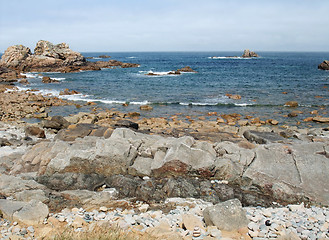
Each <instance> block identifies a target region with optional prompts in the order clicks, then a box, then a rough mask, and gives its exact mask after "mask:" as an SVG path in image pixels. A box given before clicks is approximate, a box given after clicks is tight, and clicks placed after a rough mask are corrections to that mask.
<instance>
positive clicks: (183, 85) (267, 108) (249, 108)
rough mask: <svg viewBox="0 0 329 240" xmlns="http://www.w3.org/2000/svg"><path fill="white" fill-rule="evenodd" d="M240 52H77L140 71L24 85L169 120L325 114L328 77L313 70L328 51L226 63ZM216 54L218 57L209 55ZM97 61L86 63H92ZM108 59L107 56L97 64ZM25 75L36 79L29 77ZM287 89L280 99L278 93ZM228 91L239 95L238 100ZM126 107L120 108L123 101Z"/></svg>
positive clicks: (328, 55)
mask: <svg viewBox="0 0 329 240" xmlns="http://www.w3.org/2000/svg"><path fill="white" fill-rule="evenodd" d="M241 54H242V53H241V52H157V53H145V52H144V53H138V52H133V53H128V52H125V53H107V52H104V53H83V55H84V56H86V57H97V56H99V55H110V56H112V58H113V59H116V60H119V61H123V62H132V63H138V64H140V65H141V66H140V67H139V68H126V69H121V68H117V69H104V70H102V71H87V72H79V73H65V74H64V73H44V74H43V75H45V76H50V77H55V78H58V79H60V83H58V84H43V83H42V82H41V79H40V78H37V77H36V78H31V79H30V80H29V81H30V82H31V85H30V86H29V88H37V89H40V90H42V91H43V92H51V93H53V94H55V95H56V94H58V93H59V91H61V90H63V89H65V88H69V89H74V90H76V91H79V92H81V93H82V94H81V95H76V96H67V98H69V99H72V100H79V101H97V102H98V103H99V105H100V106H102V107H106V108H116V109H118V110H120V111H124V112H129V111H139V106H140V105H143V104H149V105H152V107H153V108H154V110H153V111H151V112H143V116H147V117H152V116H162V117H168V116H171V115H173V114H176V113H183V114H184V115H192V116H201V115H206V114H207V113H208V112H218V113H240V114H243V115H252V116H255V115H257V116H260V117H261V118H263V119H266V118H274V119H278V120H280V122H287V123H290V124H294V123H296V122H297V121H301V120H302V119H304V118H305V117H307V116H311V115H310V114H309V112H310V111H312V110H319V113H320V114H321V115H322V116H329V114H328V110H329V109H328V105H329V100H328V99H329V72H328V71H321V70H318V69H317V66H318V64H319V63H321V62H322V61H323V60H325V59H329V53H301V52H289V53H287V52H284V53H280V52H259V55H260V56H261V57H260V58H253V59H241V58H225V56H240V55H241ZM213 56H216V57H218V58H211V57H213ZM96 60H100V59H92V60H90V61H96ZM104 60H107V59H104ZM185 66H190V67H192V69H194V70H196V71H197V73H183V74H181V75H177V76H172V75H169V76H166V75H161V76H146V75H145V73H147V72H149V71H153V72H158V73H160V74H162V73H165V72H168V71H171V70H176V69H178V68H182V67H185ZM31 76H33V77H35V76H36V74H34V75H33V74H32V75H31ZM283 92H286V94H283ZM227 93H229V94H239V95H241V99H240V100H233V99H229V98H228V97H227V96H225V95H226V94H227ZM292 100H293V101H297V102H298V103H299V104H300V107H298V108H297V110H300V111H302V112H303V113H304V114H302V115H300V116H298V117H296V118H286V117H283V115H285V114H287V113H289V112H290V111H291V110H292V109H290V108H287V107H284V106H283V105H284V103H285V102H287V101H292ZM125 102H127V103H129V106H128V107H123V106H122V103H125Z"/></svg>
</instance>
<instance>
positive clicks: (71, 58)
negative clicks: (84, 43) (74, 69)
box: [34, 40, 86, 65]
mask: <svg viewBox="0 0 329 240" xmlns="http://www.w3.org/2000/svg"><path fill="white" fill-rule="evenodd" d="M34 55H35V56H45V57H50V58H55V59H61V60H63V61H64V62H63V65H82V64H83V63H84V62H85V61H86V59H85V58H84V57H83V56H82V55H81V54H80V53H78V52H75V51H72V50H71V49H70V48H69V45H68V44H67V43H60V44H56V45H54V44H52V43H51V42H48V41H45V40H40V41H39V42H37V45H36V47H35V49H34Z"/></svg>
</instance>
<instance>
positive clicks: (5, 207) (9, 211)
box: [0, 199, 27, 220]
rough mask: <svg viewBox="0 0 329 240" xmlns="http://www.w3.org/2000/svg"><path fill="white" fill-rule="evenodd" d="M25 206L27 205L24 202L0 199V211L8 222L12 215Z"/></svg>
mask: <svg viewBox="0 0 329 240" xmlns="http://www.w3.org/2000/svg"><path fill="white" fill-rule="evenodd" d="M25 205H27V203H25V202H19V201H11V200H6V199H0V210H1V212H2V213H3V215H4V217H5V218H7V219H9V220H12V219H13V215H14V213H15V212H17V211H19V210H21V209H22V208H23V207H24V206H25Z"/></svg>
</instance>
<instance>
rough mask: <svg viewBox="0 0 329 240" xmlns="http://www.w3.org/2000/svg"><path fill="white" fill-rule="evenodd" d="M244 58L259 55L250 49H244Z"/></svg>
mask: <svg viewBox="0 0 329 240" xmlns="http://www.w3.org/2000/svg"><path fill="white" fill-rule="evenodd" d="M241 57H243V58H253V57H259V56H258V54H257V53H255V52H253V51H250V50H249V49H246V50H244V52H243V54H242V56H241Z"/></svg>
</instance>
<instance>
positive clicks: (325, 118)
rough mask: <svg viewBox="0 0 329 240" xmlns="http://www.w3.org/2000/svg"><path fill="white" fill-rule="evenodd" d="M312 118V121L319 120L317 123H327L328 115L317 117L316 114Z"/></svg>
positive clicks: (328, 120)
mask: <svg viewBox="0 0 329 240" xmlns="http://www.w3.org/2000/svg"><path fill="white" fill-rule="evenodd" d="M312 120H313V121H314V122H319V123H329V117H319V116H316V117H313V118H312Z"/></svg>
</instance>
